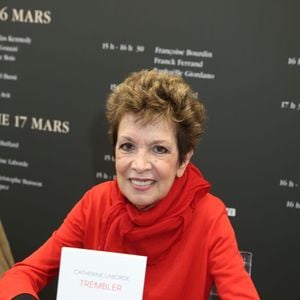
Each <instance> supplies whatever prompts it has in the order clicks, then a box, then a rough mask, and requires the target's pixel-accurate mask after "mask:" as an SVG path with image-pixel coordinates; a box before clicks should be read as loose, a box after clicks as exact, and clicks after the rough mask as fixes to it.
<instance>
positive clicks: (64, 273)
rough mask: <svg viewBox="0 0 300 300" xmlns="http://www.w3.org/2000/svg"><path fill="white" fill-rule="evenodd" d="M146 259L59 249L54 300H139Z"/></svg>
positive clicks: (119, 254)
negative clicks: (59, 255)
mask: <svg viewBox="0 0 300 300" xmlns="http://www.w3.org/2000/svg"><path fill="white" fill-rule="evenodd" d="M146 262H147V257H146V256H139V255H131V254H122V253H113V252H106V251H96V250H87V249H78V248H68V247H63V248H62V252H61V260H60V269H59V276H58V288H57V298H56V299H57V300H70V299H72V300H120V299H122V300H142V298H143V289H144V281H145V272H146Z"/></svg>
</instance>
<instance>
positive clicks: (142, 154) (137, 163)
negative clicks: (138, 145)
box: [132, 151, 151, 172]
mask: <svg viewBox="0 0 300 300" xmlns="http://www.w3.org/2000/svg"><path fill="white" fill-rule="evenodd" d="M132 168H133V169H134V170H135V171H137V172H144V171H148V170H150V169H151V162H150V157H149V155H148V154H147V153H146V151H138V152H137V153H136V154H135V156H134V158H133V161H132Z"/></svg>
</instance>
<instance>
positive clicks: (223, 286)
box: [209, 209, 259, 300]
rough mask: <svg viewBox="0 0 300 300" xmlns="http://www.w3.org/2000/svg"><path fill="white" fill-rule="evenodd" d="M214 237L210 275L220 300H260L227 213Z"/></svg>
mask: <svg viewBox="0 0 300 300" xmlns="http://www.w3.org/2000/svg"><path fill="white" fill-rule="evenodd" d="M211 237H212V238H211V243H210V252H209V253H210V259H209V261H210V272H211V274H212V276H213V278H214V282H215V286H216V289H217V293H218V296H219V297H220V299H222V300H231V299H239V300H258V299H259V296H258V293H257V291H256V289H255V287H254V284H253V282H252V280H251V278H250V275H249V274H248V273H247V271H246V269H245V267H244V262H243V259H242V257H241V255H240V252H239V250H238V246H237V242H236V238H235V233H234V231H233V228H232V226H231V223H230V220H229V218H228V217H227V213H226V210H225V209H224V212H223V213H222V214H221V215H220V216H219V218H218V219H217V221H216V223H215V225H214V226H213V229H212V231H211Z"/></svg>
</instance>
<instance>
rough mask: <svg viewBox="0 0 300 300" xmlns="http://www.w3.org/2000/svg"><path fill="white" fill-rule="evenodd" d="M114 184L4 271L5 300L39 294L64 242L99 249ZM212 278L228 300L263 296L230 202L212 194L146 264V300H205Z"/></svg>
mask: <svg viewBox="0 0 300 300" xmlns="http://www.w3.org/2000/svg"><path fill="white" fill-rule="evenodd" d="M114 186H115V182H114V181H111V182H106V183H103V184H100V185H97V186H95V187H93V188H92V189H91V190H89V191H88V192H87V193H86V194H85V195H84V196H83V198H82V199H81V201H79V202H78V203H77V204H76V205H75V207H74V208H73V209H72V211H71V212H70V213H69V214H68V216H67V217H66V219H65V221H64V223H63V224H62V225H61V226H60V228H59V229H58V230H57V231H55V232H54V233H53V235H52V236H51V237H50V239H49V240H48V241H47V242H46V243H45V244H44V245H43V246H42V247H41V248H39V249H38V250H37V251H36V252H34V253H33V254H32V255H31V256H29V257H28V258H26V259H25V260H23V261H22V262H20V263H17V264H16V265H15V267H13V268H12V269H11V270H9V271H8V272H7V273H6V274H5V275H4V277H3V278H2V279H1V280H0V300H8V299H11V298H13V297H14V296H16V295H18V294H21V293H29V294H32V295H34V296H35V297H36V298H38V292H39V291H40V290H41V289H42V288H43V287H44V286H45V285H47V283H48V282H49V281H50V280H51V279H52V278H53V277H54V276H56V275H57V272H58V267H59V261H60V252H61V248H62V246H69V247H78V248H86V249H99V243H100V236H101V235H100V232H101V229H102V228H101V227H103V223H102V219H103V215H104V214H105V212H107V211H108V209H109V208H110V207H111V206H112V200H111V191H112V189H113V188H114ZM100 250H101V249H100ZM213 282H215V285H216V287H217V291H218V294H219V296H220V298H221V299H223V300H226V299H228V300H232V299H249V300H250V299H252V300H257V299H259V296H258V294H257V292H256V289H255V287H254V285H253V283H252V281H251V279H250V277H249V275H248V274H247V272H246V271H245V268H244V264H243V260H242V258H241V256H240V254H239V251H238V247H237V243H236V239H235V234H234V231H233V229H232V226H231V224H230V221H229V219H228V217H227V213H226V209H225V206H224V204H223V203H222V202H221V201H220V200H219V199H218V198H216V197H215V196H213V195H211V194H209V193H208V194H206V195H205V196H203V197H201V199H200V201H198V202H197V204H196V205H195V207H194V208H193V216H192V218H191V222H190V223H189V225H188V226H187V228H186V229H185V230H184V232H183V234H182V236H181V238H180V239H179V241H177V242H176V245H175V246H174V247H171V248H170V251H169V252H168V253H167V255H166V256H164V259H162V260H161V261H159V263H157V264H154V265H148V266H147V271H146V279H145V288H144V297H143V300H182V299H185V300H206V299H208V296H209V293H210V290H211V286H212V284H213Z"/></svg>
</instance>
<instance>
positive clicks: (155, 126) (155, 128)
mask: <svg viewBox="0 0 300 300" xmlns="http://www.w3.org/2000/svg"><path fill="white" fill-rule="evenodd" d="M122 136H128V137H136V136H138V137H143V138H149V139H164V140H169V141H173V140H174V139H175V137H176V136H175V124H174V122H172V121H170V120H166V119H161V118H158V119H155V120H153V121H151V122H149V123H144V122H143V120H142V119H141V118H138V117H137V116H135V115H134V114H125V115H124V116H123V117H122V119H121V121H120V124H119V130H118V137H122Z"/></svg>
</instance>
